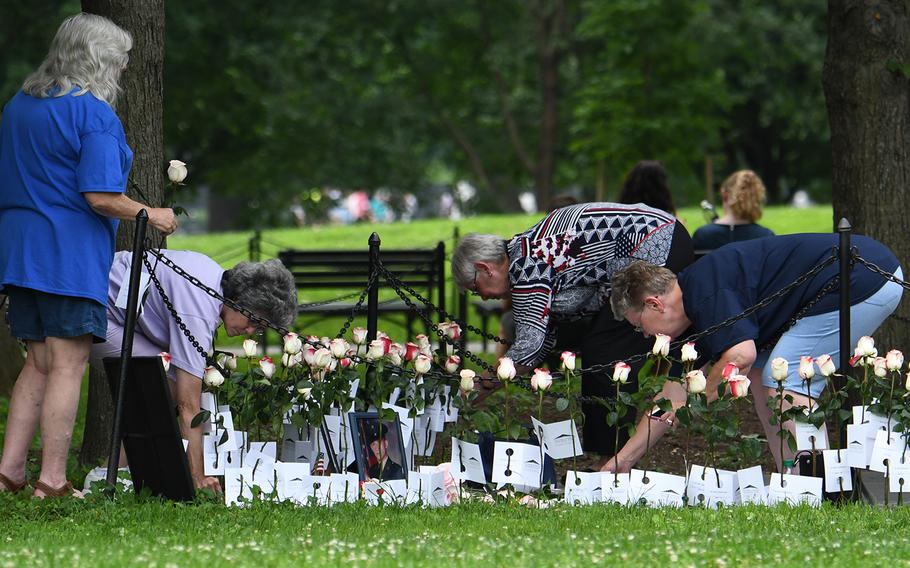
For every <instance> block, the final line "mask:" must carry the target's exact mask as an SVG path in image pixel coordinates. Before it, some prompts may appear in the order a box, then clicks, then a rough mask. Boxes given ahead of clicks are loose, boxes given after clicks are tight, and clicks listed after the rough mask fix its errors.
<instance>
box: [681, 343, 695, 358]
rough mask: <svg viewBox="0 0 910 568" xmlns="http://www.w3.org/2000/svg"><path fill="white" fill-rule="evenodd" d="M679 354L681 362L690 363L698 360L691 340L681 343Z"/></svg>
mask: <svg viewBox="0 0 910 568" xmlns="http://www.w3.org/2000/svg"><path fill="white" fill-rule="evenodd" d="M680 355H681V358H682V362H683V363H691V362H692V361H697V360H698V351H696V350H695V344H694V343H692V342H691V341H689V342H688V343H685V344H683V346H682V353H681V354H680Z"/></svg>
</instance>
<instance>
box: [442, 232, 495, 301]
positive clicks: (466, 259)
mask: <svg viewBox="0 0 910 568" xmlns="http://www.w3.org/2000/svg"><path fill="white" fill-rule="evenodd" d="M507 255H508V252H507V251H506V245H505V241H504V240H503V239H502V237H499V236H496V235H488V234H485V233H468V234H467V235H465V236H464V238H462V239H461V241H460V242H459V243H458V246H457V247H455V252H454V253H452V278H454V280H455V284H457V285H458V286H459V287H460V288H462V289H464V288H467V286H468V284H470V283H471V281H472V280H473V279H474V273H475V272H476V270H475V268H474V263H475V262H481V261H485V262H501V261H502V260H503V259H504V258H506V257H507Z"/></svg>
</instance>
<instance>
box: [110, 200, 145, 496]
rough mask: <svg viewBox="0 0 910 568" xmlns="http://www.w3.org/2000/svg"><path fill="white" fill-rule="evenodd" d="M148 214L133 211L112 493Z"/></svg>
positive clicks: (112, 463)
mask: <svg viewBox="0 0 910 568" xmlns="http://www.w3.org/2000/svg"><path fill="white" fill-rule="evenodd" d="M148 220H149V215H148V212H146V210H145V209H142V210H141V211H139V213H137V214H136V234H135V235H134V236H133V260H132V263H131V265H130V284H129V286H130V287H129V296H128V298H127V301H126V321H125V322H124V325H123V343H122V344H121V347H120V376H119V377H118V381H117V400H116V401H114V428H113V432H112V433H111V451H110V453H109V454H108V459H107V494H108V495H109V496H113V494H114V484H115V483H116V482H117V468H118V467H119V465H120V442H121V438H122V437H123V431H122V424H123V400H124V397H125V395H126V377H127V373H128V372H129V366H130V358H131V357H132V356H133V332H134V330H135V329H136V312H137V311H138V308H139V279H140V277H141V276H142V258H143V257H144V256H145V228H146V225H148Z"/></svg>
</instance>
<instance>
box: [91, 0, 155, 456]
mask: <svg viewBox="0 0 910 568" xmlns="http://www.w3.org/2000/svg"><path fill="white" fill-rule="evenodd" d="M82 10H83V11H85V12H91V13H94V14H99V15H102V16H105V17H106V18H110V19H111V20H112V21H113V22H114V23H116V24H117V25H118V26H120V27H122V28H123V29H125V30H127V31H128V32H130V33H131V34H132V36H133V50H132V51H131V52H130V62H129V65H128V67H127V70H126V71H125V72H124V74H123V78H122V80H121V85H122V87H123V94H122V95H121V97H120V99H119V100H118V103H117V114H118V115H119V116H120V119H121V120H122V121H123V126H124V128H125V129H126V139H127V142H128V143H129V145H130V148H132V149H133V169H132V171H131V172H130V183H129V184H128V188H127V193H128V194H129V196H130V197H132V198H133V199H136V200H137V201H141V202H143V203H144V202H145V201H146V199H145V198H143V197H142V196H140V195H139V193H138V192H136V191H135V190H134V189H133V187H134V186H133V184H136V185H138V186H139V187H140V188H141V189H142V194H143V195H144V196H145V197H147V198H148V200H149V201H151V203H149V205H151V206H161V205H162V204H163V202H164V170H165V168H164V140H163V136H164V135H163V113H162V102H163V99H164V83H163V75H164V1H163V0H82ZM134 232H135V224H134V223H129V222H127V223H121V224H120V231H119V232H118V233H117V249H118V250H123V249H130V248H132V246H133V235H134ZM148 234H149V235H150V238H151V240H152V241H153V242H154V243H155V244H156V245H157V244H158V243H159V242H161V243H162V244H163V240H161V237H160V235H159V234H158V233H156V232H154V231H149V233H148ZM112 409H113V405H112V402H111V396H110V390H109V389H108V385H107V381H106V379H105V376H104V370H103V369H95V368H93V369H92V370H91V373H90V375H89V393H88V408H87V410H86V419H85V433H84V436H83V441H82V452H81V454H80V456H79V457H80V461H81V462H82V463H83V464H95V463H97V462H98V461H99V460H101V459H103V458H104V457H106V456H107V452H108V446H109V444H110V435H111V425H112V421H111V419H112V417H113V410H112Z"/></svg>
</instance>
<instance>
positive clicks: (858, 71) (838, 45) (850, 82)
mask: <svg viewBox="0 0 910 568" xmlns="http://www.w3.org/2000/svg"><path fill="white" fill-rule="evenodd" d="M908 9H910V3H908V2H907V0H865V1H859V0H829V2H828V48H827V54H826V56H825V68H824V75H823V82H824V88H825V98H826V100H827V106H828V121H829V123H830V125H831V148H832V157H833V160H832V162H833V168H832V185H833V198H834V219H833V221H834V222H835V223H836V222H837V220H838V219H840V218H841V217H845V218H846V219H847V220H849V221H850V223H851V224H852V225H853V227H854V229H855V231H856V232H857V233H861V234H865V235H869V236H872V237H874V238H876V239H878V240H879V241H881V242H883V243H885V244H886V245H888V246H889V247H890V248H891V250H893V251H894V253H895V254H896V255H897V257H898V259H900V261H901V265H902V266H903V267H904V270H905V278H906V277H908V276H910V239H907V235H908V234H910V218H908V216H907V214H906V212H905V211H904V209H903V207H900V205H901V204H904V203H906V197H907V195H908V191H910V188H908V184H910V83H908V79H907V76H906V75H904V74H903V73H902V72H900V71H899V70H896V69H895V66H894V64H895V63H899V64H906V63H907V62H908V61H910V14H908ZM892 69H895V70H892ZM905 296H906V295H905ZM897 313H898V315H899V316H900V317H904V318H906V317H907V316H908V315H910V310H908V302H906V301H904V302H902V303H901V306H900V307H899V308H898V312H897ZM906 330H907V324H906V323H903V322H901V321H899V320H898V319H897V318H893V317H892V318H890V319H889V320H888V321H887V322H886V323H885V325H884V326H882V328H881V329H880V330H879V331H878V332H877V333H876V337H875V339H876V343H877V344H878V345H880V347H879V352H884V350H887V349H890V348H892V347H898V346H900V342H901V341H904V342H905V341H906V338H907V334H906ZM900 331H903V332H904V333H899V332H900ZM903 348H904V349H906V348H907V346H906V344H904V345H903Z"/></svg>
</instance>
